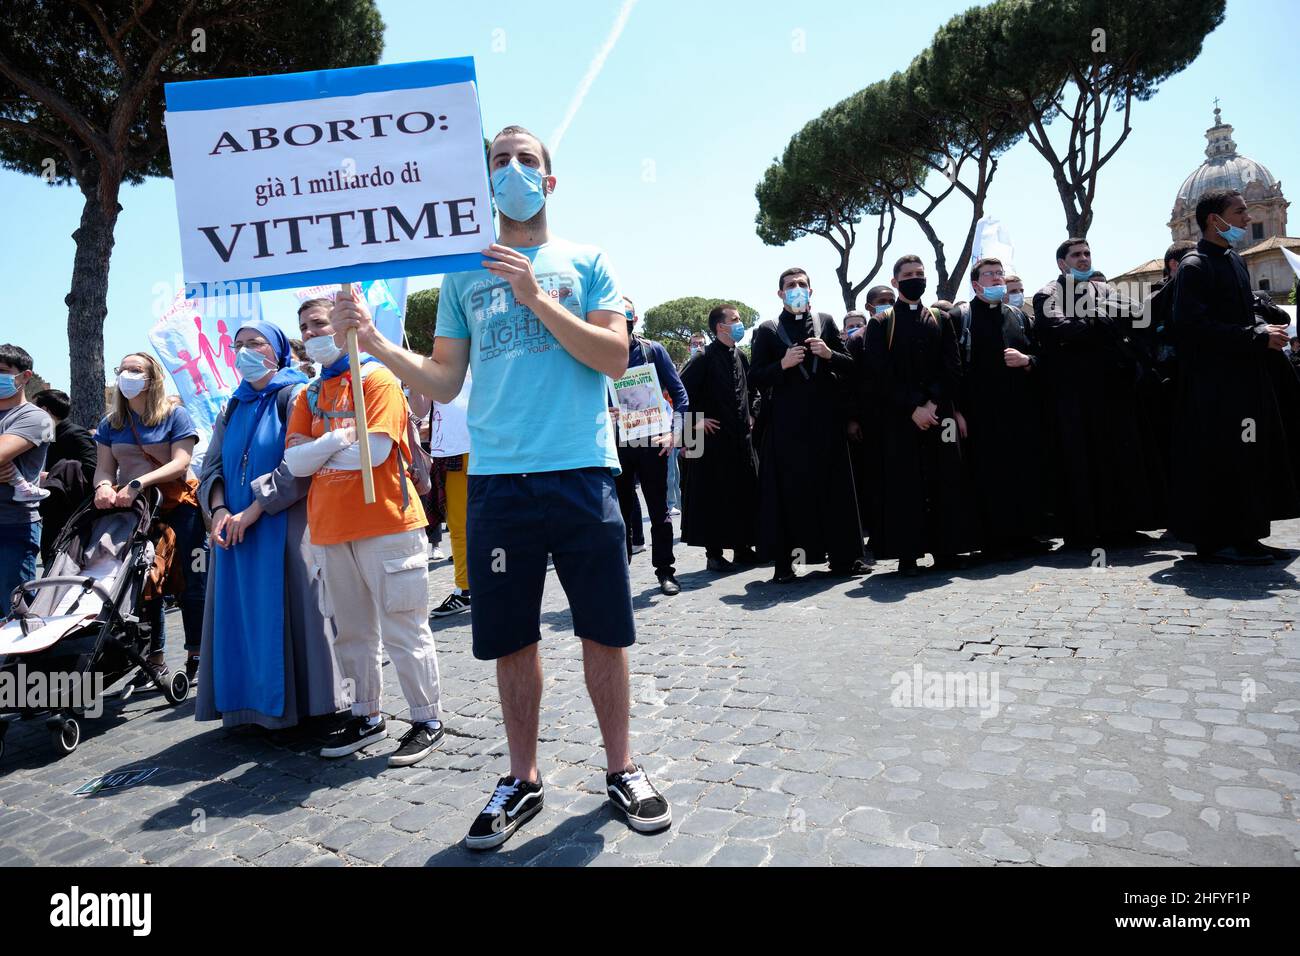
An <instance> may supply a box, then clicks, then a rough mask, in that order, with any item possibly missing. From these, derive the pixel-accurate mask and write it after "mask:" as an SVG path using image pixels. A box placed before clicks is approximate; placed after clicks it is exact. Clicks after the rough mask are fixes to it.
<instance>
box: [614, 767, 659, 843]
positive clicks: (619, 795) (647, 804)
mask: <svg viewBox="0 0 1300 956" xmlns="http://www.w3.org/2000/svg"><path fill="white" fill-rule="evenodd" d="M605 789H606V790H608V791H609V802H610V803H611V804H613V805H614V808H615V809H616V810H621V811H622V812H623V815H624V816H626V817H627V825H628V826H630V827H631V828H632V829H633V830H636V831H637V832H638V833H658V832H659V831H660V830H667V829H668V828H669V827H670V826H672V823H673V809H672V807H670V806H668V801H667V800H665V799H664V798H663V795H662V794H661V793H660V792H659V791H658V790H656V789H655V785H654V784H653V783H651V782H650V778H649V777H647V776H646V774H645V771H644V770H642V769H641V768H640V767H638V766H636V765H635V764H634V765H633V769H631V770H624V771H623V772H622V773H611V774H606V775H605Z"/></svg>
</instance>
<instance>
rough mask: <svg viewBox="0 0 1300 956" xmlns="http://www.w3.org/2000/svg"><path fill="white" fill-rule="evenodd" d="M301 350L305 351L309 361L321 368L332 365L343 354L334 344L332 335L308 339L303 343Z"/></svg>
mask: <svg viewBox="0 0 1300 956" xmlns="http://www.w3.org/2000/svg"><path fill="white" fill-rule="evenodd" d="M303 348H304V349H306V351H307V357H308V358H309V359H311V360H312V361H313V362H315V363H316V364H317V365H322V366H323V365H333V364H334V363H335V362H336V361H338V357H339V356H340V355H342V354H343V350H342V349H341V348H339V347H338V346H337V345H335V344H334V336H332V335H318V336H316V337H315V338H312V339H308V340H307V341H306V342H304V343H303Z"/></svg>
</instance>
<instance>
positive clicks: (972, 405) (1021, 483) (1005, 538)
mask: <svg viewBox="0 0 1300 956" xmlns="http://www.w3.org/2000/svg"><path fill="white" fill-rule="evenodd" d="M962 338H963V339H964V341H961V342H959V347H958V353H959V355H960V357H961V361H962V374H961V384H960V387H959V392H958V400H957V407H958V408H959V409H960V410H961V413H962V414H963V415H964V416H965V417H966V424H967V427H968V429H969V434H968V436H967V439H966V458H967V462H968V464H969V467H970V476H971V492H972V497H973V499H974V504H975V516H976V518H977V519H978V523H979V536H980V542H981V544H982V545H983V546H984V547H986V548H1000V547H1006V546H1008V545H1012V544H1014V543H1016V541H1017V539H1019V540H1021V541H1023V540H1024V539H1026V538H1031V537H1033V536H1035V535H1037V534H1041V533H1043V532H1044V530H1045V506H1044V486H1045V483H1046V479H1047V476H1046V475H1045V474H1044V471H1043V453H1042V451H1043V412H1042V389H1041V387H1040V385H1041V381H1040V380H1041V377H1042V370H1041V369H1039V368H1038V358H1037V355H1038V340H1037V337H1036V336H1035V335H1034V330H1033V326H1032V325H1031V324H1030V322H1029V320H1028V319H1027V318H1026V317H1025V315H1024V314H1023V313H1022V312H1020V311H1019V310H1017V309H1013V308H1011V307H1010V306H1007V305H989V304H988V303H987V302H985V301H984V300H982V299H973V300H972V301H971V303H970V326H969V329H968V331H967V334H966V335H964V336H963V337H962ZM1004 349H1015V350H1016V351H1018V352H1022V353H1024V354H1025V355H1028V356H1029V357H1030V364H1029V365H1027V366H1023V367H1021V368H1012V367H1010V366H1009V365H1007V363H1006V358H1005V356H1004V354H1003V350H1004Z"/></svg>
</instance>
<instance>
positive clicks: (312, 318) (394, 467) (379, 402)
mask: <svg viewBox="0 0 1300 956" xmlns="http://www.w3.org/2000/svg"><path fill="white" fill-rule="evenodd" d="M349 308H355V305H354V303H353V302H351V301H350V300H348V299H340V301H338V302H336V303H333V304H332V305H331V303H330V302H328V301H327V300H324V299H309V300H308V301H306V302H304V303H303V304H302V305H301V306H300V307H299V309H298V327H299V329H300V330H301V331H302V337H303V341H304V343H305V344H306V347H307V351H308V354H309V355H311V357H312V359H313V360H315V361H319V362H320V363H321V375H320V378H318V379H316V380H315V381H313V382H312V383H311V384H310V385H308V386H307V387H306V388H305V389H303V391H302V393H301V394H299V395H298V397H297V398H296V399H295V400H294V404H293V410H292V412H291V413H290V416H289V426H288V437H287V438H286V440H285V455H284V460H285V464H286V465H288V467H289V471H290V472H292V473H293V474H294V475H295V476H297V477H299V478H306V477H310V478H311V490H310V491H309V492H308V494H307V526H308V530H309V531H310V533H311V540H312V544H313V545H314V546H315V547H316V551H317V553H318V554H319V555H320V559H321V574H322V577H323V579H324V582H325V591H326V594H327V595H328V597H329V603H330V605H331V606H332V609H333V610H332V613H333V616H334V626H335V630H336V631H337V634H336V636H335V638H334V653H335V655H336V656H337V658H338V664H339V670H340V671H341V672H342V675H343V681H344V683H345V684H347V683H348V682H351V684H352V688H353V693H352V697H353V700H352V714H353V719H352V721H351V722H349V723H348V724H347V725H346V726H345V727H344V728H343V729H342V730H341V731H340V733H339V736H338V737H337V739H335V740H332V741H331V742H330V743H329V744H328V745H327V746H326V747H325V748H324V749H323V750H322V751H321V756H322V757H342V756H345V755H347V754H350V753H354V752H355V751H357V750H360V749H362V748H364V747H368V746H370V745H371V744H373V743H376V742H377V741H379V740H382V739H384V737H386V736H387V728H386V725H385V722H384V719H383V717H382V716H381V715H380V712H379V702H380V696H381V694H382V692H383V688H384V679H383V672H382V665H383V658H382V654H381V651H380V645H381V642H382V646H383V649H384V650H386V651H387V652H388V657H389V660H391V661H392V663H393V668H394V670H396V671H397V679H398V683H399V684H400V685H401V688H402V694H403V695H404V696H405V697H406V701H407V703H408V704H409V705H410V708H411V729H410V730H409V731H407V733H406V734H405V736H403V737H402V740H401V743H400V744H399V745H398V748H397V750H395V751H394V752H393V753H391V754H389V756H388V763H389V765H390V766H397V767H405V766H409V765H410V764H413V763H417V762H419V761H420V760H423V759H424V758H425V757H426V756H428V754H429V753H430V752H431V751H432V750H433V749H434V748H435V747H437V746H438V744H439V743H440V742H441V741H442V737H443V729H442V723H441V722H440V721H439V719H438V697H439V687H438V654H437V651H436V649H435V648H434V643H433V634H432V632H431V631H430V630H429V621H428V616H429V566H428V563H427V560H426V554H425V550H424V532H423V530H422V529H423V528H424V527H425V525H426V524H428V521H427V520H426V518H425V516H424V508H423V507H422V506H421V505H420V500H419V497H418V496H417V494H416V491H415V486H414V484H413V483H412V482H411V480H410V478H409V477H408V476H407V473H406V465H407V463H408V462H410V461H411V457H412V455H413V454H414V449H412V448H411V447H410V445H409V443H408V440H407V414H408V411H407V406H406V400H405V398H403V396H402V386H401V383H400V382H398V381H397V379H396V378H394V377H393V373H392V372H390V371H389V370H388V369H386V368H384V367H383V366H382V365H380V364H379V363H378V362H375V361H374V360H373V359H372V358H370V356H365V357H364V358H363V359H362V366H361V369H360V372H359V373H358V371H357V370H355V369H353V368H352V365H351V359H350V357H349V356H348V354H347V352H345V351H344V350H343V349H342V347H341V346H340V344H339V340H340V339H341V338H342V336H341V335H336V334H335V330H334V328H333V327H332V326H331V324H330V322H331V310H332V311H333V313H334V314H335V315H338V314H341V313H345V312H346V310H348V309H349ZM355 374H361V375H362V389H363V391H364V395H365V403H366V411H367V417H368V422H367V424H368V426H369V431H370V434H369V444H370V457H371V460H372V461H373V462H374V483H375V497H376V502H375V504H373V505H369V506H367V505H364V504H363V496H362V479H361V452H360V449H359V448H358V447H357V446H358V444H359V441H358V437H357V426H356V421H355V419H354V415H355V411H354V409H353V406H352V386H351V381H350V379H351V376H352V375H355Z"/></svg>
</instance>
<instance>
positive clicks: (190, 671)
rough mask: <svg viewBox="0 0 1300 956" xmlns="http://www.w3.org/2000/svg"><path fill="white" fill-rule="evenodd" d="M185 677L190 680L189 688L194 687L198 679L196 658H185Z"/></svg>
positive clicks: (197, 660)
mask: <svg viewBox="0 0 1300 956" xmlns="http://www.w3.org/2000/svg"><path fill="white" fill-rule="evenodd" d="M185 676H186V677H188V678H189V679H190V686H191V687H194V686H195V685H196V684H197V683H198V678H199V659H198V658H197V657H190V658H187V659H186V661H185Z"/></svg>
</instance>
